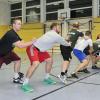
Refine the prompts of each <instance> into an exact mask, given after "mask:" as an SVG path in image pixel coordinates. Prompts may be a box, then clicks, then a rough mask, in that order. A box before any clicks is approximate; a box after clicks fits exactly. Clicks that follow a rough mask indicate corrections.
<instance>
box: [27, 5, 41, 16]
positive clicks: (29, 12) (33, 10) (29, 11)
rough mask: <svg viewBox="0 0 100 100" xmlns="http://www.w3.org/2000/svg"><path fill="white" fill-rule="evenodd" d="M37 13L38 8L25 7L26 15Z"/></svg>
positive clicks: (38, 11)
mask: <svg viewBox="0 0 100 100" xmlns="http://www.w3.org/2000/svg"><path fill="white" fill-rule="evenodd" d="M32 13H33V14H39V13H40V8H36V7H34V8H29V9H26V15H30V14H32Z"/></svg>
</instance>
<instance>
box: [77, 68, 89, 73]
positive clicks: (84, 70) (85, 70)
mask: <svg viewBox="0 0 100 100" xmlns="http://www.w3.org/2000/svg"><path fill="white" fill-rule="evenodd" d="M78 72H84V73H90V71H88V70H87V68H86V69H83V70H79V71H78Z"/></svg>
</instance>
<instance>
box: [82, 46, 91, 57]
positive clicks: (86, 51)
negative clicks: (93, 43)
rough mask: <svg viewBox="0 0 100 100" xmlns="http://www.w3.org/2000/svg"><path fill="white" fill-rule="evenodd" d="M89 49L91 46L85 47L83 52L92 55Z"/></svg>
mask: <svg viewBox="0 0 100 100" xmlns="http://www.w3.org/2000/svg"><path fill="white" fill-rule="evenodd" d="M89 50H90V47H87V48H85V49H84V51H83V52H84V53H85V55H87V56H88V55H90V52H89Z"/></svg>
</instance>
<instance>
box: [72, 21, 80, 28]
mask: <svg viewBox="0 0 100 100" xmlns="http://www.w3.org/2000/svg"><path fill="white" fill-rule="evenodd" d="M72 26H73V27H75V28H78V27H79V26H80V23H79V22H74V23H73V24H72Z"/></svg>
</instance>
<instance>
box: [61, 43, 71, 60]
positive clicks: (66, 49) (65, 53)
mask: <svg viewBox="0 0 100 100" xmlns="http://www.w3.org/2000/svg"><path fill="white" fill-rule="evenodd" d="M60 50H61V55H62V57H63V60H64V61H66V60H67V61H70V59H72V56H71V52H72V48H71V47H70V46H63V45H60Z"/></svg>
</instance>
